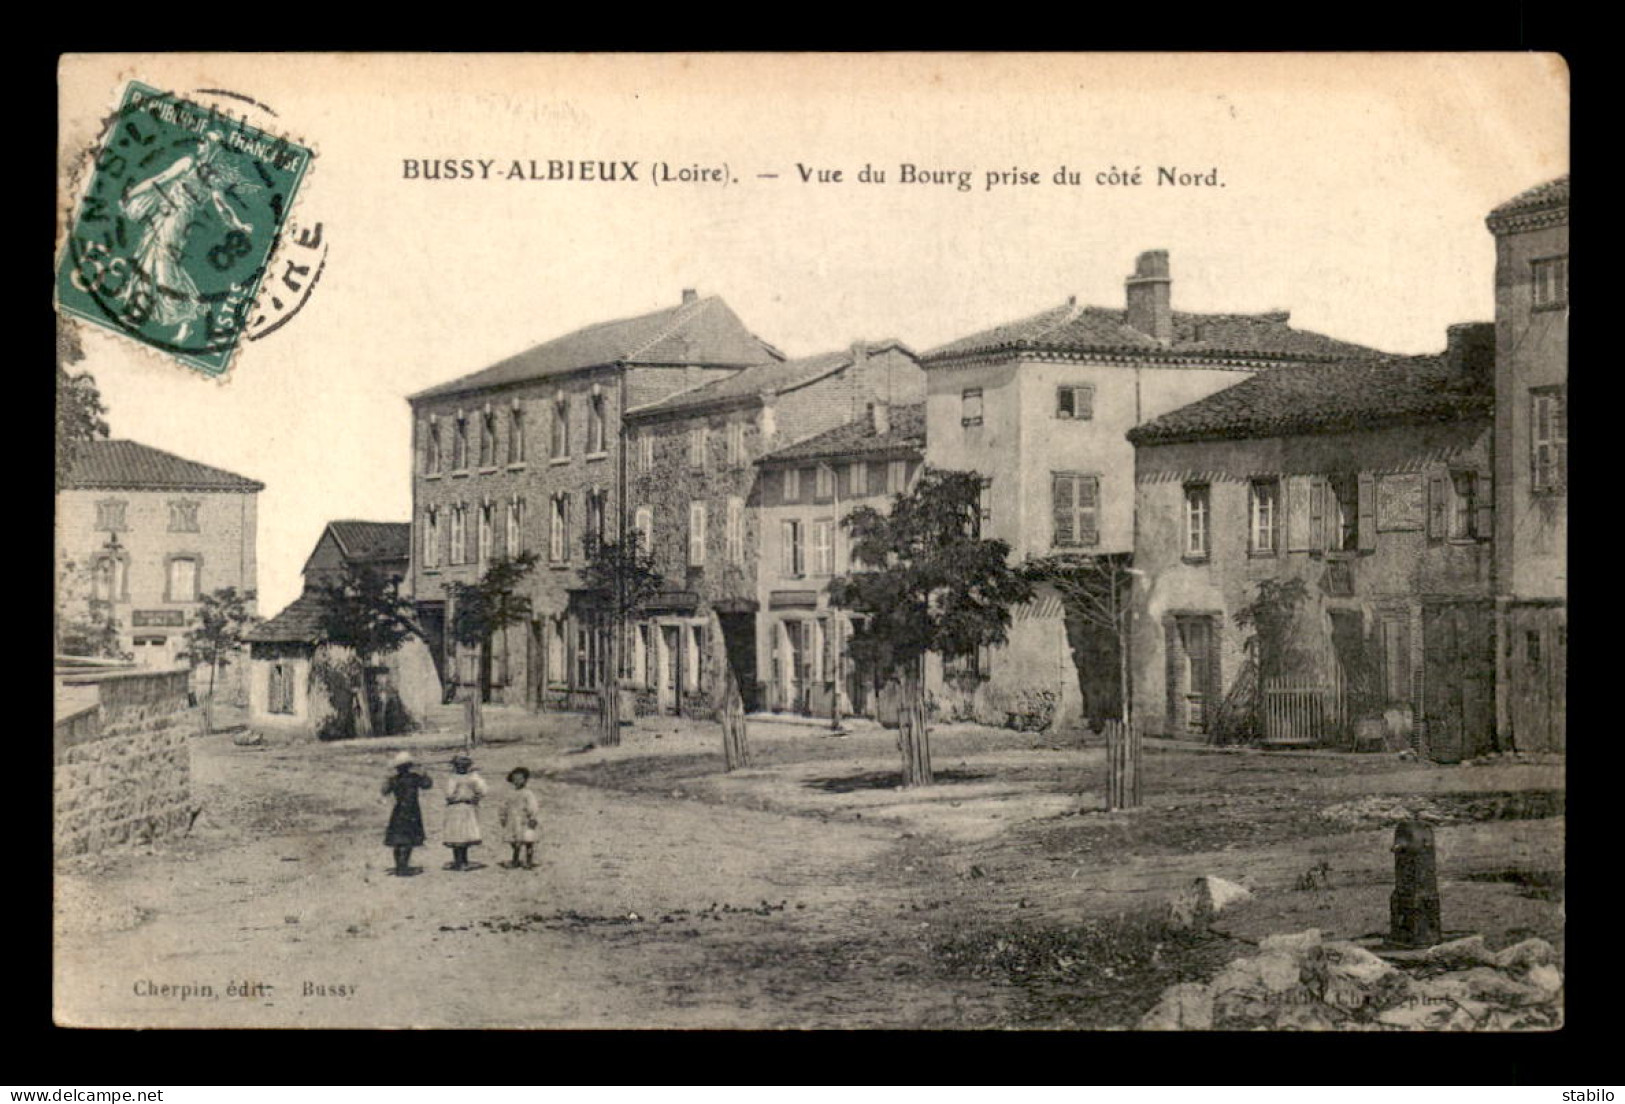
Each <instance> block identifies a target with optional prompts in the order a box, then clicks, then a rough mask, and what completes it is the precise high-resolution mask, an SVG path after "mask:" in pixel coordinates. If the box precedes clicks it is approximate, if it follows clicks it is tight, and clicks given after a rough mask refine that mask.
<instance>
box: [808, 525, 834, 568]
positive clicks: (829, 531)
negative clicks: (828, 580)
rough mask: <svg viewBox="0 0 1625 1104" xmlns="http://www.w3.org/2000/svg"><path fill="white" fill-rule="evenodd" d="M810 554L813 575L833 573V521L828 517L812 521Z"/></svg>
mask: <svg viewBox="0 0 1625 1104" xmlns="http://www.w3.org/2000/svg"><path fill="white" fill-rule="evenodd" d="M812 554H813V559H812V573H813V574H814V575H833V574H835V522H834V521H832V520H830V519H829V518H820V519H819V520H817V521H815V522H813V530H812Z"/></svg>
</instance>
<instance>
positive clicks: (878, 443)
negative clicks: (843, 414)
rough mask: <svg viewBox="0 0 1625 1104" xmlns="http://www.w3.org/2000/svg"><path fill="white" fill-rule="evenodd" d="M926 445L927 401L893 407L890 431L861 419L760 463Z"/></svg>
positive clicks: (869, 453) (911, 449)
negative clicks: (878, 428)
mask: <svg viewBox="0 0 1625 1104" xmlns="http://www.w3.org/2000/svg"><path fill="white" fill-rule="evenodd" d="M924 448H925V404H924V403H912V404H910V405H908V406H894V407H892V408H891V430H890V432H888V433H876V432H875V427H874V422H873V421H872V420H871V419H869V418H859V419H857V420H855V421H851V422H847V423H846V424H845V425H839V426H836V427H835V428H834V429H830V430H826V431H825V432H823V433H820V434H818V435H816V436H814V437H809V438H807V439H806V440H805V441H798V442H796V443H795V444H793V445H788V446H786V447H785V448H782V449H779V450H778V451H776V452H770V453H768V454H767V455H766V456H763V457H762V458H761V459H760V460H759V461H757V462H758V463H761V464H775V463H779V462H781V461H786V460H817V459H825V458H837V457H845V456H854V457H856V456H881V455H886V454H895V453H899V452H920V451H921V450H923V449H924Z"/></svg>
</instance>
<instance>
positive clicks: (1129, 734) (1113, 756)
mask: <svg viewBox="0 0 1625 1104" xmlns="http://www.w3.org/2000/svg"><path fill="white" fill-rule="evenodd" d="M1142 743H1143V741H1142V740H1141V733H1140V726H1139V725H1138V724H1129V725H1125V724H1124V723H1123V722H1122V721H1107V722H1106V808H1107V809H1137V808H1139V806H1140V799H1141V787H1140V751H1141V745H1142Z"/></svg>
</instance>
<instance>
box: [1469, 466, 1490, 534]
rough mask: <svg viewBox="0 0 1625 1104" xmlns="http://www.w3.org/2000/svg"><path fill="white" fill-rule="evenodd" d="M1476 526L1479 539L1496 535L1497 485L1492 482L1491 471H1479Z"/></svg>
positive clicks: (1475, 506) (1475, 505)
mask: <svg viewBox="0 0 1625 1104" xmlns="http://www.w3.org/2000/svg"><path fill="white" fill-rule="evenodd" d="M1474 508H1475V512H1476V514H1477V517H1475V518H1474V519H1473V520H1474V525H1475V527H1476V529H1475V532H1474V534H1473V535H1474V536H1476V537H1477V538H1478V539H1479V540H1489V539H1490V538H1491V537H1493V536H1494V535H1495V486H1494V484H1492V483H1491V482H1490V473H1489V472H1488V471H1481V472H1479V473H1478V501H1477V502H1476V503H1475V504H1474Z"/></svg>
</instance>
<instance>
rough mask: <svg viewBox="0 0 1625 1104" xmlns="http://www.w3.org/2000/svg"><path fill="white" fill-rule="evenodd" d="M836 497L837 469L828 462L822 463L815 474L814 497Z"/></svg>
mask: <svg viewBox="0 0 1625 1104" xmlns="http://www.w3.org/2000/svg"><path fill="white" fill-rule="evenodd" d="M833 497H835V469H834V468H832V467H830V466H829V465H828V464H820V465H818V468H817V474H816V475H814V476H813V498H815V499H820V498H833Z"/></svg>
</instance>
